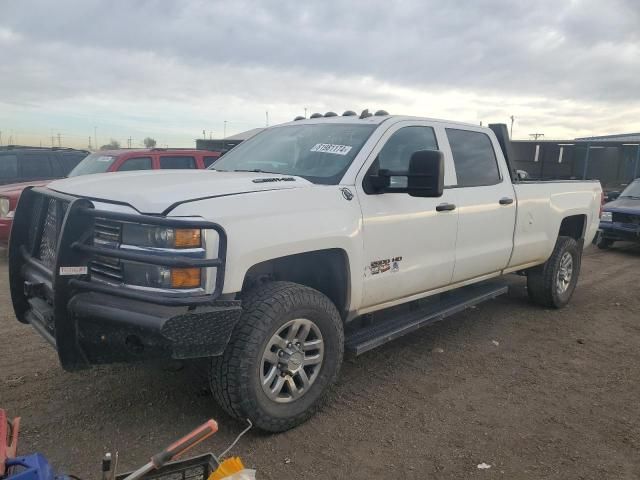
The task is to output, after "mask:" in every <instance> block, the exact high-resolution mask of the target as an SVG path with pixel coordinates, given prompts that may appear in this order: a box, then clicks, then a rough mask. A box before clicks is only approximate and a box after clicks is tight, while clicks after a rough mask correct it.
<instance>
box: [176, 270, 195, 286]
mask: <svg viewBox="0 0 640 480" xmlns="http://www.w3.org/2000/svg"><path fill="white" fill-rule="evenodd" d="M200 285H201V277H200V269H199V268H172V269H171V288H198V287H200Z"/></svg>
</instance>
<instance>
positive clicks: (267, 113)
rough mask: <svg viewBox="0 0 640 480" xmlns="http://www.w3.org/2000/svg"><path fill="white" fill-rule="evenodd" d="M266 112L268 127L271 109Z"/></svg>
mask: <svg viewBox="0 0 640 480" xmlns="http://www.w3.org/2000/svg"><path fill="white" fill-rule="evenodd" d="M265 114H266V115H267V125H266V126H267V127H268V126H269V111H268V110H267V111H266V112H265Z"/></svg>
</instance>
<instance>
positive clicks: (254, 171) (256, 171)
mask: <svg viewBox="0 0 640 480" xmlns="http://www.w3.org/2000/svg"><path fill="white" fill-rule="evenodd" d="M234 172H253V173H271V174H273V175H281V174H280V173H278V172H267V171H266V170H261V169H259V168H254V169H251V170H244V169H238V170H234Z"/></svg>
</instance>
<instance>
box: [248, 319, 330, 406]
mask: <svg viewBox="0 0 640 480" xmlns="http://www.w3.org/2000/svg"><path fill="white" fill-rule="evenodd" d="M323 358H324V343H323V341H322V333H320V329H319V328H318V327H317V325H316V324H315V323H313V322H312V321H311V320H308V319H306V318H297V319H295V320H291V321H289V322H287V323H285V324H284V325H283V326H282V327H280V329H279V330H278V331H277V332H276V333H275V335H273V337H271V339H270V340H269V341H268V342H267V345H266V348H265V350H264V353H263V354H262V362H261V363H260V383H261V384H262V389H263V390H264V393H265V394H266V395H267V397H268V398H269V399H270V400H273V401H274V402H278V403H288V402H292V401H294V400H297V399H298V398H300V397H301V396H303V395H304V394H305V393H307V392H308V391H309V388H310V387H311V385H313V382H314V381H315V380H316V378H317V377H318V374H319V373H320V369H321V367H322V360H323Z"/></svg>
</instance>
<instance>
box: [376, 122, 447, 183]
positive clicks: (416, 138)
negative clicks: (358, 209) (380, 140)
mask: <svg viewBox="0 0 640 480" xmlns="http://www.w3.org/2000/svg"><path fill="white" fill-rule="evenodd" d="M437 149H438V141H437V140H436V135H435V132H434V131H433V128H431V127H420V126H414V127H403V128H401V129H400V130H398V131H397V132H395V133H394V134H392V135H391V137H390V138H389V140H387V143H385V145H384V147H382V150H380V153H378V157H377V158H376V160H375V161H374V162H373V164H372V165H371V168H370V169H369V174H368V175H367V177H368V176H369V175H377V174H378V171H379V170H389V171H391V172H394V173H397V174H398V175H393V176H392V177H391V178H390V180H389V183H390V184H389V187H390V188H407V177H406V176H403V174H406V173H408V172H409V163H410V161H411V156H412V155H413V154H414V153H415V152H417V151H419V150H437ZM364 188H365V192H367V193H373V191H374V190H373V189H372V188H371V187H370V186H369V185H368V184H367V180H366V179H365V184H364Z"/></svg>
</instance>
